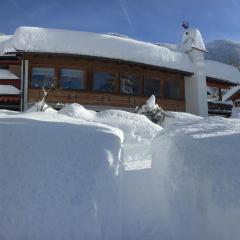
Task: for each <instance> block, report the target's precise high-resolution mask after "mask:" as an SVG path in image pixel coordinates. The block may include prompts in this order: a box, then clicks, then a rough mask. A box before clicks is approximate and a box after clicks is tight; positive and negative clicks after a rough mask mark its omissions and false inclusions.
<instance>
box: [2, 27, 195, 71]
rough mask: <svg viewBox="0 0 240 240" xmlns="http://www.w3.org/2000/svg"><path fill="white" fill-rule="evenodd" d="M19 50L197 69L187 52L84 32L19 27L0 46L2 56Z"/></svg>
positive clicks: (171, 67) (188, 69)
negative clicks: (194, 67)
mask: <svg viewBox="0 0 240 240" xmlns="http://www.w3.org/2000/svg"><path fill="white" fill-rule="evenodd" d="M60 39H61V40H60ZM16 51H24V52H49V53H67V54H79V55H87V56H96V57H105V58H112V59H121V60H126V61H132V62H138V63H143V64H149V65H154V66H160V67H165V68H170V69H177V70H181V71H187V72H192V69H193V67H192V63H191V61H190V59H189V57H188V56H187V55H186V54H184V53H178V52H174V51H171V50H169V49H168V48H165V47H161V46H156V45H155V44H152V43H146V42H141V41H137V40H133V39H129V38H122V37H117V36H111V35H107V34H98V33H89V32H81V31H70V30H58V29H47V28H36V27H19V28H17V30H16V31H15V34H14V35H13V37H12V38H10V39H8V40H6V41H3V42H2V43H1V44H0V54H5V53H8V52H12V53H13V52H16Z"/></svg>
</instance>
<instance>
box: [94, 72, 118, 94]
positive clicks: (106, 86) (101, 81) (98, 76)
mask: <svg viewBox="0 0 240 240" xmlns="http://www.w3.org/2000/svg"><path fill="white" fill-rule="evenodd" d="M93 90H94V91H102V92H114V90H115V79H114V75H113V74H112V73H109V72H94V73H93Z"/></svg>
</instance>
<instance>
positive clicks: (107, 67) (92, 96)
mask: <svg viewBox="0 0 240 240" xmlns="http://www.w3.org/2000/svg"><path fill="white" fill-rule="evenodd" d="M25 59H28V60H29V90H28V102H29V103H33V102H36V101H38V100H40V99H41V98H42V90H41V89H33V88H31V69H32V68H33V67H54V68H55V71H56V72H55V75H56V81H55V88H54V89H52V90H51V91H50V93H49V95H48V99H47V100H48V102H49V103H58V102H61V103H73V102H77V103H80V104H82V105H94V106H109V107H111V106H112V107H115V108H117V107H124V108H135V107H136V106H138V105H142V104H144V103H145V101H146V100H147V99H148V97H145V96H144V95H143V79H144V77H153V78H155V79H159V80H160V82H161V91H163V89H164V87H163V86H164V81H174V80H175V81H179V83H180V98H179V99H167V98H164V97H163V96H164V93H163V92H161V97H159V98H156V100H157V103H158V104H159V105H160V106H161V107H162V108H163V109H165V110H173V111H185V95H184V75H183V74H182V73H177V72H175V73H174V72H170V71H163V70H160V69H158V68H153V67H148V66H142V65H138V64H129V63H123V62H116V61H111V60H103V59H96V58H95V59H94V58H88V59H86V58H84V57H79V56H78V57H73V56H63V55H55V56H54V55H44V54H28V55H26V56H25ZM63 67H66V68H73V69H74V68H76V69H82V70H84V71H85V73H86V74H85V83H86V86H87V88H86V90H62V89H60V87H59V78H60V69H61V68H63ZM93 71H107V72H112V73H114V75H115V78H116V80H117V87H116V90H115V92H114V93H103V92H94V91H92V90H91V89H92V72H93ZM121 73H128V74H133V75H137V76H139V78H140V83H141V84H140V85H141V86H140V93H141V94H140V96H130V95H122V94H120V91H119V89H120V87H119V77H120V74H121Z"/></svg>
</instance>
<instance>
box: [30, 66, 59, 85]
mask: <svg viewBox="0 0 240 240" xmlns="http://www.w3.org/2000/svg"><path fill="white" fill-rule="evenodd" d="M54 78H55V73H54V68H32V82H31V87H33V88H42V87H43V86H44V87H46V88H50V87H54Z"/></svg>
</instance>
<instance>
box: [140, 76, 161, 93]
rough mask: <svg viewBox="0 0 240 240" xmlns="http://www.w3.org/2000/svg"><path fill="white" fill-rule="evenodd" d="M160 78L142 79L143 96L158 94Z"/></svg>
mask: <svg viewBox="0 0 240 240" xmlns="http://www.w3.org/2000/svg"><path fill="white" fill-rule="evenodd" d="M160 84H161V82H160V80H158V79H151V78H145V79H144V96H151V95H155V96H156V97H159V96H160Z"/></svg>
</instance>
